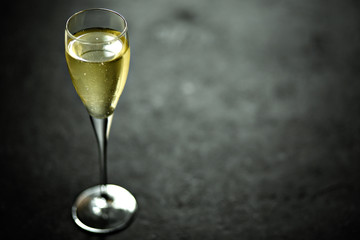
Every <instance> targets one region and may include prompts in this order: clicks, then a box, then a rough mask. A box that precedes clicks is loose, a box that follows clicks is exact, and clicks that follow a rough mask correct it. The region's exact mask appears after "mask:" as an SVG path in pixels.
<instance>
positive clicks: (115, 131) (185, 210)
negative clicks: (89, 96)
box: [0, 0, 360, 240]
mask: <svg viewBox="0 0 360 240" xmlns="http://www.w3.org/2000/svg"><path fill="white" fill-rule="evenodd" d="M14 4H15V2H14ZM95 6H96V7H107V8H111V9H114V10H116V11H119V12H121V13H123V14H124V15H125V17H126V18H127V19H128V21H129V28H130V30H129V33H130V40H131V42H130V43H131V47H132V59H131V68H130V75H129V78H128V83H127V85H126V88H125V91H124V93H123V95H122V97H121V99H120V101H119V104H118V107H117V111H116V112H115V117H114V122H113V126H112V131H111V135H110V143H109V149H108V150H109V154H108V155H109V163H108V165H109V179H110V182H111V183H115V184H119V185H121V186H123V187H125V188H127V189H128V190H129V191H131V192H132V193H133V194H134V195H135V196H136V198H137V200H138V202H139V205H140V209H139V212H138V215H137V218H136V219H135V221H134V222H133V224H132V225H131V226H130V227H129V228H128V229H126V230H125V231H122V232H119V233H116V234H112V235H106V236H98V235H93V234H89V233H85V232H83V231H82V230H80V229H79V228H78V227H77V226H76V225H75V224H74V223H73V221H72V219H71V215H70V208H71V205H72V202H73V200H74V199H75V197H76V195H77V194H78V193H79V192H81V191H82V190H84V189H85V188H87V187H90V186H92V185H95V184H97V183H98V175H99V174H98V162H97V149H96V142H95V137H94V134H93V132H92V129H91V125H90V121H89V119H88V116H87V113H86V110H85V108H84V107H83V106H82V104H81V102H80V100H79V98H78V97H77V95H76V93H75V90H74V89H73V86H72V84H71V81H70V77H69V74H68V72H67V68H66V63H65V59H64V46H63V44H64V43H63V41H64V32H63V31H64V26H65V21H66V19H67V18H68V17H69V16H70V15H71V14H72V13H74V12H76V11H78V10H81V9H84V8H88V7H95ZM359 7H360V6H359V4H358V3H357V2H356V1H350V0H348V1H335V0H332V1H310V0H306V1H295V0H291V1H280V0H272V1H265V0H264V1H259V0H258V1H251V0H248V1H235V0H224V1H205V0H200V1H191V0H188V1H160V0H156V1H115V0H112V1H26V2H23V3H19V2H16V7H15V5H14V6H12V7H11V6H10V7H8V8H6V9H9V13H7V14H5V15H6V16H7V17H5V15H4V14H3V18H4V17H5V19H3V22H5V24H3V27H4V28H3V32H2V33H3V34H2V36H1V43H2V57H3V64H2V78H1V80H2V81H1V83H2V84H1V86H2V87H1V97H0V98H1V102H2V114H1V126H0V134H1V140H0V158H1V162H0V163H1V174H0V182H1V185H2V191H1V195H0V196H1V198H0V214H1V216H2V218H3V219H2V224H1V228H0V229H1V230H2V235H3V236H9V235H7V234H8V233H11V236H12V237H11V238H10V237H9V238H7V239H109V240H110V239H308V240H310V239H358V238H359V237H360V232H359V229H360V221H359V213H360V208H359V202H360V192H359V191H360V185H359V184H360V183H359V181H360V177H359V171H360V163H359V157H360V141H359V140H360V92H359V91H360V81H359V79H360V68H359V67H360V66H359V62H360V61H359V60H360V59H359V56H360V17H359ZM4 61H5V62H4Z"/></svg>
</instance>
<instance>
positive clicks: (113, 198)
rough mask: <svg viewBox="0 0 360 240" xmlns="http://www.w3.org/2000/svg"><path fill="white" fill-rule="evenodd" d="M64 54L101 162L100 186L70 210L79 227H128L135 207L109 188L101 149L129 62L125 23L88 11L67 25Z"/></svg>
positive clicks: (100, 10) (125, 196) (117, 190)
mask: <svg viewBox="0 0 360 240" xmlns="http://www.w3.org/2000/svg"><path fill="white" fill-rule="evenodd" d="M65 50H66V51H65V56H66V62H67V65H68V69H69V73H70V76H71V80H72V82H73V85H74V87H75V89H76V92H77V93H78V95H79V96H80V99H81V101H82V102H83V103H84V105H85V107H86V109H87V111H88V112H89V115H90V120H91V123H92V126H93V129H94V131H95V136H96V139H97V143H98V148H99V156H100V157H99V158H100V185H97V186H94V187H91V188H88V189H86V190H85V191H83V192H82V193H81V194H80V195H79V196H78V197H77V199H76V201H75V203H74V205H73V207H72V217H73V219H74V221H75V223H76V224H77V225H78V226H80V227H81V228H83V229H85V230H87V231H90V232H96V233H109V232H113V231H116V230H120V229H123V228H125V227H126V226H128V224H129V222H130V221H131V219H132V218H133V216H134V213H135V212H136V209H137V203H136V199H135V198H134V197H133V195H131V193H130V192H128V191H127V190H126V189H124V188H122V187H120V186H117V185H113V184H108V181H107V167H106V165H107V160H106V146H107V141H108V138H109V132H110V127H111V122H112V118H113V113H114V110H115V107H116V105H117V102H118V100H119V97H120V95H121V93H122V91H123V89H124V86H125V83H126V78H127V74H128V71H129V63H130V45H129V38H128V33H127V22H126V20H125V18H124V17H123V16H122V15H120V14H119V13H117V12H115V11H112V10H108V9H103V8H93V9H87V10H83V11H80V12H78V13H75V14H74V15H73V16H71V17H70V18H69V19H68V20H67V22H66V30H65Z"/></svg>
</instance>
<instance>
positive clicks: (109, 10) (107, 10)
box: [65, 8, 128, 44]
mask: <svg viewBox="0 0 360 240" xmlns="http://www.w3.org/2000/svg"><path fill="white" fill-rule="evenodd" d="M93 10H100V11H104V12H110V13H113V14H116V15H118V16H119V17H120V18H121V19H122V20H123V21H124V23H125V26H124V29H123V30H122V31H121V33H120V35H118V36H116V38H114V39H112V40H108V41H102V42H89V41H84V40H82V39H79V38H78V37H75V36H74V35H73V34H72V33H71V32H70V31H69V28H68V25H69V21H70V19H72V18H73V17H75V16H77V15H79V14H81V13H83V12H87V11H93ZM65 30H66V34H67V35H68V36H69V37H70V38H72V39H74V40H76V41H79V42H83V43H90V44H99V43H100V44H101V43H107V42H113V41H114V40H117V39H120V38H121V37H122V36H124V35H125V33H126V32H127V30H128V26H127V21H126V19H125V17H124V16H123V15H121V14H120V13H118V12H116V11H114V10H111V9H107V8H87V9H84V10H81V11H78V12H76V13H74V14H73V15H71V16H70V17H69V18H68V20H67V21H66V24H65Z"/></svg>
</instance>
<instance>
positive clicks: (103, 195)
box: [72, 184, 137, 233]
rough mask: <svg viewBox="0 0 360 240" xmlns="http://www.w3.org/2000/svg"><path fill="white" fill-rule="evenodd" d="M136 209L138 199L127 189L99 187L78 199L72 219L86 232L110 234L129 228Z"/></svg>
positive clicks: (114, 186)
mask: <svg viewBox="0 0 360 240" xmlns="http://www.w3.org/2000/svg"><path fill="white" fill-rule="evenodd" d="M136 209H137V203H136V199H135V198H134V196H133V195H131V193H130V192H128V191H127V190H126V189H124V188H122V187H120V186H116V185H112V184H107V185H98V186H94V187H91V188H88V189H86V190H85V191H83V192H82V193H81V194H80V195H79V196H78V197H77V199H76V201H75V203H74V205H73V207H72V217H73V219H74V221H75V223H76V224H77V225H78V226H79V227H81V228H82V229H84V230H87V231H90V232H94V233H110V232H113V231H117V230H120V229H123V228H125V227H127V226H128V224H129V223H130V221H131V220H132V217H133V216H134V213H135V212H136Z"/></svg>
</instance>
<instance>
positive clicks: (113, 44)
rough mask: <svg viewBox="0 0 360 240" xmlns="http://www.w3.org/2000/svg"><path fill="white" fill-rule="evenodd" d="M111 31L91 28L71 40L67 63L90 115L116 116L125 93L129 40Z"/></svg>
mask: <svg viewBox="0 0 360 240" xmlns="http://www.w3.org/2000/svg"><path fill="white" fill-rule="evenodd" d="M120 35H121V33H120V32H118V31H115V30H111V29H103V28H91V29H86V30H82V31H80V32H78V33H76V34H74V36H75V37H76V39H71V38H68V42H67V46H66V61H67V64H68V68H69V72H70V76H71V79H72V82H73V85H74V87H75V89H76V91H77V93H78V95H79V96H80V98H81V100H82V102H83V103H84V105H85V107H86V109H87V110H88V112H89V114H90V115H91V116H93V117H95V118H106V117H108V116H110V115H111V114H113V112H114V109H115V107H116V104H117V102H118V100H119V97H120V95H121V93H122V91H123V89H124V86H125V83H126V78H127V75H128V71H129V64H130V47H129V43H128V41H127V39H126V38H125V36H120Z"/></svg>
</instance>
